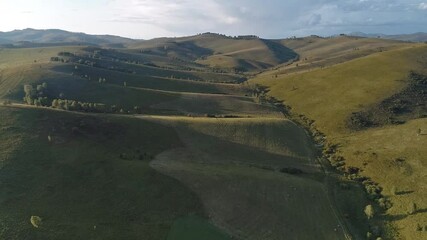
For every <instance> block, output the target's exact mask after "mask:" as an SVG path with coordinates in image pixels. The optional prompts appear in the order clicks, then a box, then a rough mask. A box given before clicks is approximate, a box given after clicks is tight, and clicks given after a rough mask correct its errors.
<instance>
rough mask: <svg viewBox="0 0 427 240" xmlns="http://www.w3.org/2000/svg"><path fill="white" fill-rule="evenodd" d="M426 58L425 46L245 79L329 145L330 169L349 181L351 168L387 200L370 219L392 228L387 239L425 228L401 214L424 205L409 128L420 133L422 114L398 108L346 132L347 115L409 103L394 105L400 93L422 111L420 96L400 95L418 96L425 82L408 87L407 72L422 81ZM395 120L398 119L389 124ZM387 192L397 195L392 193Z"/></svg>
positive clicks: (418, 149) (416, 140) (419, 148)
mask: <svg viewBox="0 0 427 240" xmlns="http://www.w3.org/2000/svg"><path fill="white" fill-rule="evenodd" d="M325 41H326V40H325ZM426 59H427V47H426V45H425V44H411V45H405V44H403V45H400V46H399V47H394V48H392V49H390V50H388V51H381V52H377V53H374V54H371V55H369V56H365V57H361V58H357V59H353V60H351V61H347V62H343V63H340V64H333V65H331V66H327V67H324V68H316V69H313V70H311V71H304V70H302V71H301V72H295V73H293V74H283V75H279V76H278V77H276V75H277V71H279V72H280V71H281V70H280V69H278V70H277V71H272V72H269V73H268V72H267V73H264V74H262V75H259V76H258V77H257V78H255V79H253V80H251V82H253V83H257V84H261V85H263V86H266V87H267V88H268V95H270V96H272V97H274V98H276V99H280V100H283V101H284V103H285V104H286V105H287V106H288V107H289V108H290V109H291V112H293V113H295V117H296V118H298V119H302V121H303V122H307V120H312V121H308V122H307V124H309V125H310V128H311V129H312V131H313V132H314V133H317V134H318V133H323V134H324V137H322V138H323V139H327V140H326V141H324V143H323V144H325V145H326V146H335V147H334V148H333V150H331V151H333V152H335V153H334V154H332V155H330V156H329V158H330V161H331V162H332V164H337V166H341V167H340V171H343V172H345V173H346V174H348V175H349V176H350V177H354V176H351V174H354V169H356V170H355V171H356V172H359V173H360V174H361V175H362V176H365V177H368V179H371V180H373V181H374V182H375V183H379V186H381V190H380V191H379V192H382V194H383V198H384V199H388V200H390V201H391V203H392V206H389V207H386V208H385V209H383V210H379V211H381V212H382V213H383V214H384V215H381V216H379V217H378V218H379V219H382V220H383V221H386V222H389V223H392V224H394V225H395V226H397V228H398V229H399V230H398V231H397V233H395V234H398V235H394V236H390V238H392V239H394V238H396V239H422V237H421V235H420V233H419V232H417V231H415V230H414V229H416V226H417V224H421V225H422V224H424V223H425V221H426V219H427V218H426V214H425V213H424V211H423V210H421V211H420V213H419V214H408V208H409V206H410V204H411V203H415V204H419V205H420V208H421V209H424V208H425V203H426V202H425V201H424V200H423V199H426V197H427V196H426V194H425V193H426V191H424V185H425V180H423V174H425V172H426V171H427V170H426V165H425V164H426V163H425V157H423V156H424V154H425V147H424V146H425V144H426V138H424V137H423V135H420V134H418V135H417V129H420V130H421V131H424V130H423V129H426V127H427V122H426V119H425V116H426V111H425V107H424V110H415V108H413V107H411V106H410V105H408V106H406V105H402V108H400V110H390V111H391V112H392V113H393V114H391V115H388V116H389V119H388V120H387V122H386V123H384V125H379V126H376V125H372V126H370V125H369V124H367V125H365V123H363V126H365V127H364V128H362V129H359V128H353V127H351V126H352V125H351V124H349V121H350V122H351V121H354V120H355V118H354V116H355V115H354V114H356V113H358V112H363V111H367V109H377V106H378V105H379V104H382V105H383V106H385V105H384V104H385V103H386V102H387V101H389V100H387V99H394V100H393V101H394V103H395V104H396V103H398V101H402V102H403V101H412V100H400V99H399V96H403V95H402V94H406V95H405V96H408V98H407V99H410V98H411V96H412V98H414V99H417V98H418V97H417V96H420V97H421V100H420V101H419V102H418V104H419V106H425V104H426V101H425V97H424V98H423V97H422V96H423V94H424V96H425V93H423V90H420V91H421V92H420V94H421V95H416V93H415V91H416V90H411V91H410V92H414V94H415V95H411V94H412V93H408V91H409V90H407V89H412V88H413V87H414V86H418V87H420V89H423V84H425V83H423V82H422V81H421V82H419V85H416V84H417V83H416V82H414V81H415V80H414V79H413V78H412V77H411V76H412V75H413V74H412V73H413V72H416V73H419V74H420V75H424V76H425V75H426V74H427V72H426V71H425V69H426V66H427V61H426ZM411 72H412V73H411ZM421 79H422V77H421ZM414 84H415V85H414ZM408 94H409V95H408ZM423 99H424V100H423ZM390 109H391V108H390ZM421 109H423V108H422V107H421ZM411 111H418V112H416V113H415V115H407V116H409V117H406V118H403V116H405V115H403V114H406V113H410V112H411ZM370 114H374V116H373V117H376V116H375V114H380V115H382V114H384V113H381V112H375V111H372V112H371V113H370ZM298 115H299V116H298ZM301 116H302V118H301ZM397 118H400V119H404V120H403V121H396V120H395V119H397ZM366 126H368V127H366ZM369 126H370V127H369ZM320 136H321V135H318V137H320ZM398 142H399V143H398ZM337 156H339V157H338V158H337ZM337 159H341V160H343V159H344V162H343V163H344V164H345V165H344V166H343V165H340V163H339V162H336V161H337ZM352 169H353V170H352ZM366 183H369V182H366ZM367 188H369V187H367ZM392 189H399V190H398V192H397V193H396V192H394V193H393V191H394V190H392ZM372 200H373V202H375V201H378V198H377V197H373V198H372ZM381 201H384V200H381ZM380 205H381V204H380ZM383 208H384V205H383ZM379 209H381V207H379Z"/></svg>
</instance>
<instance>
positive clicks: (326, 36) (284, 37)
mask: <svg viewBox="0 0 427 240" xmlns="http://www.w3.org/2000/svg"><path fill="white" fill-rule="evenodd" d="M25 30H34V31H54V30H57V31H65V32H69V33H74V34H86V35H91V36H112V37H120V38H127V39H131V40H145V41H148V40H154V39H160V38H185V37H192V36H197V35H201V34H217V35H223V36H226V37H238V36H257V37H259V38H261V39H271V40H274V39H287V38H293V37H297V38H305V37H310V36H318V37H322V38H329V37H337V36H340V35H342V34H344V35H347V36H355V37H364V36H360V35H352V34H364V35H369V36H368V37H371V36H376V35H378V36H399V35H412V34H427V32H412V33H397V34H384V33H379V32H377V33H369V32H350V33H337V34H334V35H318V34H308V35H304V36H282V37H278V38H265V37H263V36H258V35H255V34H245V35H227V34H223V33H221V32H201V33H194V34H193V35H183V36H159V37H154V38H147V39H142V38H139V39H138V38H131V37H126V36H121V35H114V34H108V33H99V34H98V33H96V34H92V33H87V32H79V31H69V30H66V29H59V28H49V29H37V28H22V29H13V30H10V31H0V33H10V32H15V31H25Z"/></svg>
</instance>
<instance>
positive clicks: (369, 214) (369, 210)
mask: <svg viewBox="0 0 427 240" xmlns="http://www.w3.org/2000/svg"><path fill="white" fill-rule="evenodd" d="M364 212H365V215H366V217H368V219H371V218H373V217H374V215H375V212H374V207H372V205H367V206H366V207H365V211H364Z"/></svg>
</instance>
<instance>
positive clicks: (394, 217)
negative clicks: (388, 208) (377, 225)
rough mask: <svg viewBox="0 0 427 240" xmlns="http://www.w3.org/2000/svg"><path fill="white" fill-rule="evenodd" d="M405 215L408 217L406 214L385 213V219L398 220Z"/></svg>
mask: <svg viewBox="0 0 427 240" xmlns="http://www.w3.org/2000/svg"><path fill="white" fill-rule="evenodd" d="M407 217H408V215H407V214H397V215H386V216H385V220H386V221H399V220H402V219H405V218H407Z"/></svg>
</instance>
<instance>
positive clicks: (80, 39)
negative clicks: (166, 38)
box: [0, 28, 135, 45]
mask: <svg viewBox="0 0 427 240" xmlns="http://www.w3.org/2000/svg"><path fill="white" fill-rule="evenodd" d="M134 41H135V40H132V39H129V38H123V37H118V36H112V35H89V34H85V33H74V32H68V31H64V30H59V29H48V30H38V29H32V28H27V29H23V30H14V31H10V32H0V43H1V44H13V43H19V42H31V43H39V44H43V43H44V44H54V43H61V44H64V43H68V44H70V43H82V44H94V45H120V44H128V43H132V42H134Z"/></svg>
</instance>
